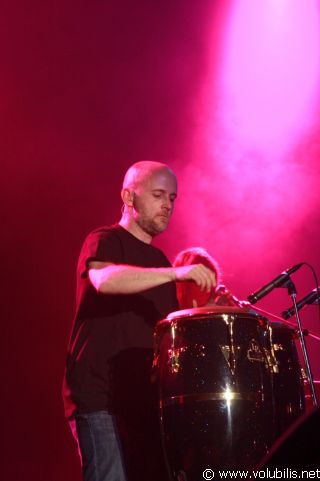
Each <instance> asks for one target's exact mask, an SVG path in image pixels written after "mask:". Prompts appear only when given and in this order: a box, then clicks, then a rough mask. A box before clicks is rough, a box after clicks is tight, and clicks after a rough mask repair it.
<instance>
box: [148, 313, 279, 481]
mask: <svg viewBox="0 0 320 481" xmlns="http://www.w3.org/2000/svg"><path fill="white" fill-rule="evenodd" d="M276 365H277V362H276V359H275V358H274V356H273V351H272V348H271V329H270V326H269V322H268V320H267V319H266V318H264V317H262V316H260V315H258V314H255V313H253V312H249V311H248V310H245V309H240V308H235V307H225V306H222V307H217V306H214V307H203V308H197V309H186V310H183V311H177V312H174V313H172V314H170V315H169V316H168V317H167V318H166V319H164V320H163V321H160V322H159V323H158V324H157V326H156V329H155V357H154V366H155V369H156V371H157V375H158V382H159V397H160V419H161V430H162V439H163V446H164V452H165V455H166V459H167V464H168V470H169V472H170V475H171V478H172V480H174V481H199V480H200V479H203V472H204V471H205V470H206V469H212V470H213V471H215V470H217V469H250V468H253V467H254V466H255V465H256V464H257V462H258V461H259V460H260V459H261V458H262V457H263V456H264V454H265V453H266V451H267V450H268V448H269V447H270V445H271V444H272V442H273V440H274V402H273V401H274V400H273V372H274V369H276Z"/></svg>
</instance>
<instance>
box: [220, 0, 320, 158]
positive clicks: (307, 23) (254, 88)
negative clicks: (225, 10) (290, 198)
mask: <svg viewBox="0 0 320 481" xmlns="http://www.w3.org/2000/svg"><path fill="white" fill-rule="evenodd" d="M319 61H320V38H319V14H318V5H317V2H316V0H307V1H303V0H281V1H275V0H264V1H259V2H257V1H255V0H241V2H235V8H234V11H233V14H232V16H231V19H230V23H229V28H228V30H227V39H226V49H225V62H224V65H223V75H222V84H221V87H222V90H223V95H224V97H225V105H226V109H225V112H224V119H223V121H224V124H225V126H226V127H227V129H228V130H230V131H231V132H232V135H233V136H234V137H235V138H237V139H238V141H239V142H240V143H243V144H244V146H250V148H253V147H258V148H263V149H266V150H267V151H273V152H279V151H280V150H282V149H285V150H287V149H288V148H289V147H290V146H291V145H292V143H293V142H294V141H295V140H296V136H297V135H299V134H300V133H301V131H303V130H304V129H305V128H306V126H308V123H309V121H310V116H312V113H314V112H313V105H314V100H315V95H316V94H317V93H318V92H317V88H318V85H317V84H318V81H319V70H320V68H319V67H320V63H319Z"/></svg>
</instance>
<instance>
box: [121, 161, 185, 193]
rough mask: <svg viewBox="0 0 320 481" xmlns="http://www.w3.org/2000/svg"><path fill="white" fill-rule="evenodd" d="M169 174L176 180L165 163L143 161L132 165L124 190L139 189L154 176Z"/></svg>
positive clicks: (125, 179) (125, 177) (127, 174)
mask: <svg viewBox="0 0 320 481" xmlns="http://www.w3.org/2000/svg"><path fill="white" fill-rule="evenodd" d="M160 172H167V173H169V174H171V175H172V176H173V177H174V178H175V177H176V176H175V174H174V172H173V171H172V170H171V169H170V168H169V167H168V166H167V165H166V164H164V163H162V162H155V161H153V160H142V161H140V162H136V163H135V164H133V165H131V167H130V168H129V169H128V170H127V172H126V175H125V176H124V179H123V186H122V188H123V189H133V190H135V189H137V188H139V187H140V186H142V185H144V184H145V183H146V182H147V181H148V180H149V179H150V178H151V177H152V176H153V175H154V174H156V173H160Z"/></svg>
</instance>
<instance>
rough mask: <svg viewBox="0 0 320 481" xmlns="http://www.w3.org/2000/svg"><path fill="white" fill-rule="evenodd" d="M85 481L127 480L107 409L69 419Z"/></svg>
mask: <svg viewBox="0 0 320 481" xmlns="http://www.w3.org/2000/svg"><path fill="white" fill-rule="evenodd" d="M70 427H71V430H72V434H73V435H74V437H75V439H76V441H77V443H78V449H79V454H80V458H81V465H82V472H83V480H84V481H127V477H126V474H125V469H124V463H123V457H122V451H121V446H120V442H119V436H118V430H117V426H116V423H115V418H114V416H112V415H111V414H109V413H108V412H107V411H97V412H92V413H88V414H78V415H77V416H76V417H75V419H72V420H71V421H70Z"/></svg>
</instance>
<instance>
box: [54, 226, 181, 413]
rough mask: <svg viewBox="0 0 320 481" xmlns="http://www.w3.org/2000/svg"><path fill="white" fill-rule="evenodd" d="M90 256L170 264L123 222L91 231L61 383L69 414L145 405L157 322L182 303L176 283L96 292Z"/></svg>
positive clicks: (81, 265)
mask: <svg viewBox="0 0 320 481" xmlns="http://www.w3.org/2000/svg"><path fill="white" fill-rule="evenodd" d="M90 261H102V262H112V263H114V264H127V265H134V266H141V267H169V266H170V262H169V261H168V259H167V258H166V256H165V255H164V254H163V253H162V252H161V250H160V249H158V248H156V247H154V246H152V245H150V244H146V243H144V242H142V241H140V240H139V239H137V238H136V237H135V236H133V235H132V234H130V233H129V232H128V231H126V230H125V229H124V228H122V227H121V226H120V225H115V226H112V227H101V228H99V229H96V230H95V231H93V232H91V233H90V234H89V235H88V237H87V238H86V240H85V242H84V245H83V247H82V250H81V253H80V257H79V262H78V268H77V301H76V316H75V321H74V324H73V329H72V333H71V338H70V344H69V350H68V356H67V369H66V375H65V380H64V388H63V395H64V402H65V412H66V416H67V417H70V416H72V415H73V414H75V413H84V412H92V411H97V410H102V409H107V410H109V412H113V413H118V412H121V411H122V410H127V409H128V408H130V407H133V406H135V405H139V406H140V407H141V406H143V404H144V403H145V402H146V400H147V399H148V397H149V395H150V392H151V391H150V381H149V378H150V370H151V363H152V352H153V330H154V326H155V324H156V322H157V321H159V320H160V319H163V318H164V317H166V315H167V314H168V313H169V312H172V311H174V310H176V309H177V308H178V303H177V299H176V290H175V284H174V283H173V282H171V283H166V284H163V285H161V286H158V287H155V288H152V289H148V290H145V291H143V292H140V293H138V294H130V295H122V294H121V295H120V294H117V295H110V294H109V295H106V294H98V293H97V292H96V290H95V289H94V287H93V286H92V284H91V282H90V280H89V278H88V266H89V262H90Z"/></svg>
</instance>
